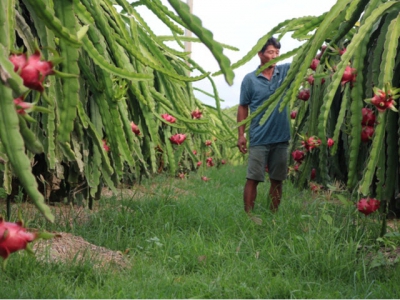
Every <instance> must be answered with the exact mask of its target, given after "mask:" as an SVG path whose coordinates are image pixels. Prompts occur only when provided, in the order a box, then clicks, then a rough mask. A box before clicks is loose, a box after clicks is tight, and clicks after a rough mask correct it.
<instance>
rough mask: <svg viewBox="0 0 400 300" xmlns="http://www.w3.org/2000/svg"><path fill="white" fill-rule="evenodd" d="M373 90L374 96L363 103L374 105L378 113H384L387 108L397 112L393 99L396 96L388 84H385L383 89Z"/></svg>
mask: <svg viewBox="0 0 400 300" xmlns="http://www.w3.org/2000/svg"><path fill="white" fill-rule="evenodd" d="M373 90H374V96H373V97H372V98H369V99H366V100H365V102H367V103H370V104H373V105H375V107H376V108H377V109H378V111H379V112H384V111H385V110H386V109H388V108H389V109H391V110H393V111H395V112H397V108H396V107H395V105H396V102H395V101H394V99H395V98H397V97H398V96H397V95H396V92H394V91H392V89H391V87H390V85H389V84H387V85H386V86H385V87H384V88H383V89H379V88H377V87H374V88H373ZM396 91H397V90H396Z"/></svg>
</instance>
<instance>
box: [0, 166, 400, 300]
mask: <svg viewBox="0 0 400 300" xmlns="http://www.w3.org/2000/svg"><path fill="white" fill-rule="evenodd" d="M245 172H246V168H245V166H244V165H241V166H231V165H225V166H222V167H221V168H218V169H216V168H209V169H207V170H206V171H205V172H204V174H196V173H191V174H190V175H189V177H188V178H186V179H176V178H170V177H167V176H164V175H159V176H157V177H156V178H154V179H153V180H146V181H144V182H143V184H142V188H141V190H140V192H139V191H137V192H136V193H132V194H131V196H122V197H120V196H116V197H115V196H111V198H110V197H105V198H102V199H101V200H100V202H99V203H98V204H99V205H98V207H96V208H95V209H94V211H92V212H91V213H90V214H89V215H88V216H87V217H85V218H81V217H80V216H79V215H78V214H76V215H75V216H74V215H73V213H69V216H68V218H70V217H71V220H72V221H71V222H67V223H64V225H62V222H58V224H50V223H48V222H47V223H45V222H43V221H41V219H40V218H36V221H34V222H33V223H31V224H29V226H34V227H36V226H39V227H42V228H46V229H47V230H49V231H56V232H68V233H72V234H74V235H75V236H80V237H83V238H84V239H85V240H87V241H88V242H90V243H92V244H95V245H99V246H102V247H106V248H108V249H111V250H114V251H120V252H121V253H124V254H123V255H124V256H125V259H126V264H125V265H118V264H115V263H113V262H112V261H110V262H108V263H107V264H103V265H102V266H101V267H100V263H99V262H97V261H96V259H95V258H96V255H95V253H93V252H90V251H87V252H86V254H85V255H83V256H82V257H79V258H78V256H76V258H75V259H74V258H71V259H70V260H68V261H65V262H62V261H57V260H52V259H50V255H49V254H47V258H46V256H45V258H44V259H33V258H32V257H31V256H29V255H27V253H26V252H17V253H15V254H13V255H11V256H10V258H9V261H8V265H7V269H6V271H5V272H1V274H0V279H1V281H2V282H3V283H4V284H3V287H2V289H1V290H0V297H1V298H24V297H29V298H192V297H193V298H326V299H328V298H375V299H376V298H398V297H399V295H400V290H399V286H398V284H397V282H398V280H399V278H400V269H399V267H398V264H397V263H395V262H396V261H397V258H396V257H397V256H396V251H397V250H396V249H397V247H398V245H399V241H398V238H396V236H395V235H394V236H393V237H392V238H390V237H387V238H385V239H384V240H377V239H378V237H379V232H380V217H381V216H380V214H378V213H377V212H375V213H373V214H371V215H369V216H368V217H366V216H364V215H363V214H362V213H360V212H359V211H358V210H357V208H356V206H355V205H354V203H353V202H352V201H350V198H349V197H348V193H347V192H345V191H344V190H341V189H340V188H339V187H338V188H337V189H335V191H333V190H334V189H333V188H332V191H331V193H330V194H329V195H327V194H325V193H312V192H311V191H309V190H303V191H300V190H299V189H297V188H296V187H295V186H294V185H293V184H291V183H290V182H288V183H287V184H285V188H284V201H283V203H282V206H281V207H280V210H279V212H277V213H276V214H271V213H270V212H269V210H268V209H267V207H268V203H267V201H268V200H267V199H266V197H267V194H268V184H267V183H265V184H263V185H261V186H260V191H259V194H258V198H257V205H256V208H255V211H254V213H255V214H256V215H258V216H259V217H260V218H261V219H262V220H263V223H262V224H261V225H257V224H256V223H254V222H252V221H251V220H250V219H249V218H248V217H247V215H246V214H245V213H244V212H243V207H242V206H243V202H242V192H243V191H242V186H243V180H244V176H245ZM202 175H204V176H207V177H208V178H209V181H207V182H206V181H203V180H201V176H202ZM339 199H342V200H339ZM22 204H23V203H20V205H22ZM52 209H54V208H52ZM35 213H36V214H38V212H37V211H35ZM15 214H16V208H15V209H14V208H13V216H14V217H15V216H16V215H15ZM55 215H56V216H57V217H58V219H60V220H61V219H63V218H65V216H64V217H62V216H60V215H58V214H56V213H55ZM397 224H398V223H397V222H396V221H394V223H393V226H392V227H393V229H392V227H389V231H388V232H389V233H391V234H394V233H395V232H398V228H397ZM34 243H40V242H39V241H35V242H34ZM90 253H91V254H90ZM36 256H37V257H41V256H40V255H39V254H38V253H36Z"/></svg>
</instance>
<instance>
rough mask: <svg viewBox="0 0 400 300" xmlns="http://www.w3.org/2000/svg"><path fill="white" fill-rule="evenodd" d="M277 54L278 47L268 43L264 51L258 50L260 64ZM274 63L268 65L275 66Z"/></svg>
mask: <svg viewBox="0 0 400 300" xmlns="http://www.w3.org/2000/svg"><path fill="white" fill-rule="evenodd" d="M278 56H279V49H277V48H275V47H274V46H272V45H268V47H267V48H266V49H265V51H264V52H258V57H260V60H261V65H264V64H265V63H267V62H269V61H270V60H272V59H274V58H275V57H278ZM275 65H276V64H273V65H271V66H270V68H272V67H275Z"/></svg>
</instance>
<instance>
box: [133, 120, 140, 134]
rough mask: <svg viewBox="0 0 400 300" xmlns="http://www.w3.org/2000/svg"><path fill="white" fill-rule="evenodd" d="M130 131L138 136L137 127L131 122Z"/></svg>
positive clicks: (138, 130)
mask: <svg viewBox="0 0 400 300" xmlns="http://www.w3.org/2000/svg"><path fill="white" fill-rule="evenodd" d="M131 129H132V132H133V133H134V134H136V135H140V129H139V126H137V125H136V124H135V123H133V122H131Z"/></svg>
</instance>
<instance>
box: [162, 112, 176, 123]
mask: <svg viewBox="0 0 400 300" xmlns="http://www.w3.org/2000/svg"><path fill="white" fill-rule="evenodd" d="M161 118H163V119H164V120H165V121H167V122H169V123H175V122H176V118H175V117H173V116H171V115H169V114H162V115H161Z"/></svg>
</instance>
